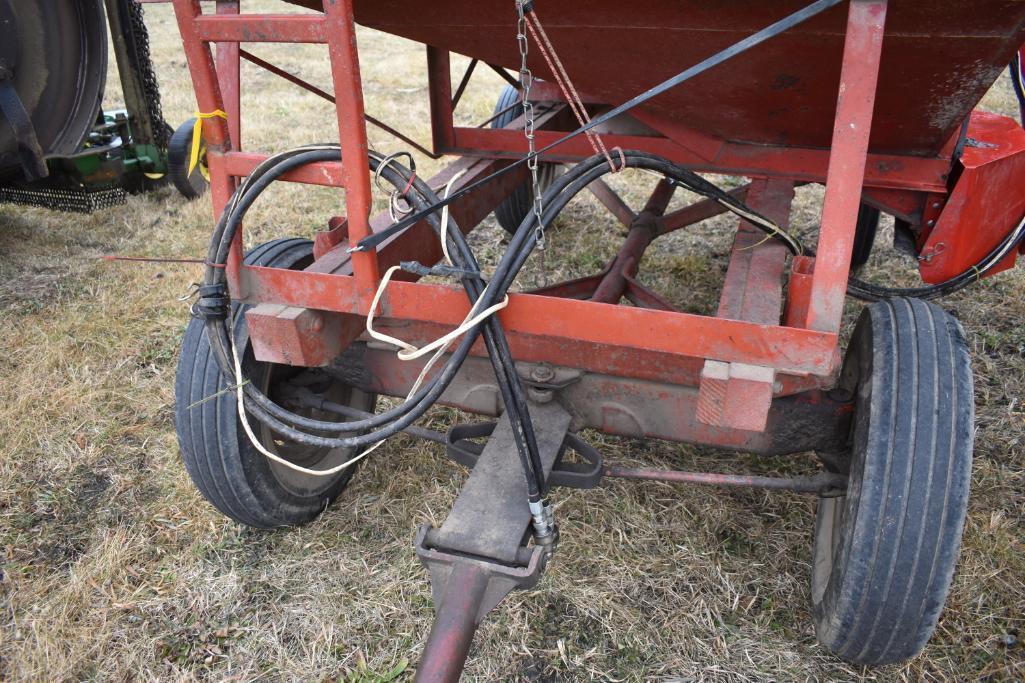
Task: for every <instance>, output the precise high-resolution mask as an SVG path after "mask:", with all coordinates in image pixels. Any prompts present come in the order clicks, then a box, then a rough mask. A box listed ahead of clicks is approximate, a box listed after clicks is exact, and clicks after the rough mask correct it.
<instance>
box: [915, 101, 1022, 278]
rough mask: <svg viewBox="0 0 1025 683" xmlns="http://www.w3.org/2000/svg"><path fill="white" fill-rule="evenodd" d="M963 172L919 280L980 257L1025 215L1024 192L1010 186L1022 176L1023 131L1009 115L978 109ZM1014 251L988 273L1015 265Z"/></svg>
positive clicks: (956, 271)
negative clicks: (1014, 189)
mask: <svg viewBox="0 0 1025 683" xmlns="http://www.w3.org/2000/svg"><path fill="white" fill-rule="evenodd" d="M968 138H969V140H971V142H970V143H969V144H968V145H967V146H966V147H965V150H964V154H963V155H962V157H961V162H962V164H963V166H964V171H963V172H962V173H961V176H960V178H959V179H958V182H957V185H956V186H955V187H954V191H953V193H952V194H951V195H950V199H949V200H948V202H947V204H946V207H945V208H944V209H943V212H942V213H941V214H940V215H939V219H938V220H937V222H936V226H935V227H934V228H933V229H932V230H931V231H930V232H929V236H928V239H927V240H926V241H925V244H924V245H923V247H922V253H921V254H920V256H919V270H920V271H921V274H922V279H923V280H925V281H926V282H928V283H932V284H935V283H939V282H944V281H946V280H949V279H950V278H952V277H955V276H957V275H960V274H961V273H964V272H966V271H968V270H970V269H971V268H972V266H974V265H975V264H976V263H978V262H980V261H981V260H982V259H983V258H984V257H985V256H986V255H987V254H989V253H990V252H991V251H993V250H994V249H995V248H996V247H997V245H999V244H1000V242H1002V241H1003V239H1004V238H1005V237H1006V236H1007V235H1008V234H1009V233H1010V232H1011V230H1013V229H1014V228H1015V227H1017V225H1018V223H1020V222H1021V220H1022V217H1023V216H1025V192H1014V191H1008V190H1009V189H1010V188H1016V187H1018V186H1020V184H1021V183H1022V182H1023V179H1025V130H1022V127H1021V124H1019V123H1018V122H1017V121H1014V120H1012V119H1009V118H1006V117H1004V116H998V115H996V114H988V113H984V112H976V113H975V114H974V115H973V116H972V121H971V125H970V126H969V128H968ZM1016 256H1017V254H1016V253H1015V252H1014V251H1012V253H1011V254H1010V255H1009V256H1008V257H1007V258H1006V259H1004V260H1003V261H1002V262H1001V263H1000V264H999V265H998V266H997V267H996V268H994V269H993V270H991V271H989V272H988V273H987V275H994V274H996V273H999V272H1001V271H1003V270H1007V269H1008V268H1011V267H1013V266H1014V263H1015V260H1016Z"/></svg>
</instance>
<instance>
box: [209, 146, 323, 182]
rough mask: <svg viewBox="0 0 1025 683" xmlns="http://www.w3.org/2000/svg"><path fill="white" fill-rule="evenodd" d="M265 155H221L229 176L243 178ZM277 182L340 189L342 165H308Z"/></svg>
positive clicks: (290, 172)
mask: <svg viewBox="0 0 1025 683" xmlns="http://www.w3.org/2000/svg"><path fill="white" fill-rule="evenodd" d="M267 157H268V155H266V154H253V153H251V152H228V153H227V154H224V155H223V159H224V166H225V169H226V170H227V173H228V174H229V175H232V176H234V177H237V178H243V177H245V176H247V175H249V174H250V173H252V171H253V169H254V168H256V167H257V166H258V165H259V164H260V163H262V162H263V161H265V160H266V159H267ZM279 180H282V181H286V182H293V183H305V184H307V185H324V186H327V187H342V183H343V178H342V164H341V162H337V161H325V162H318V163H315V164H309V165H307V166H303V167H302V168H299V169H296V170H294V171H289V172H288V173H285V174H284V175H282V176H281V177H280V178H279Z"/></svg>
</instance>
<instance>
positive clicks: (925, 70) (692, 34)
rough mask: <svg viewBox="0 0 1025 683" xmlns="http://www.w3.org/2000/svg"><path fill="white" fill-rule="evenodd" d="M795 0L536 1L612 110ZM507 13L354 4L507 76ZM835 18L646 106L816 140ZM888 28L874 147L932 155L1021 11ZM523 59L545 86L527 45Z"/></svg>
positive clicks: (917, 6) (1007, 49)
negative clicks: (497, 68)
mask: <svg viewBox="0 0 1025 683" xmlns="http://www.w3.org/2000/svg"><path fill="white" fill-rule="evenodd" d="M304 4H306V5H307V6H316V4H317V0H306V2H305V3H304ZM807 4H808V2H807V1H806V0H775V1H773V2H765V0H730V1H729V2H725V1H717V2H710V1H709V0H679V1H677V2H672V3H666V2H665V0H637V1H635V2H631V3H630V4H629V5H624V4H623V3H622V2H618V1H616V0H591V1H589V2H558V3H547V4H544V5H541V4H538V5H536V8H537V13H538V16H539V17H540V19H541V21H542V22H543V23H544V26H545V28H546V31H547V33H548V34H549V36H550V37H551V40H552V42H553V43H554V45H555V47H556V49H557V50H558V52H559V56H560V58H561V60H562V62H563V64H564V65H565V67H566V70H567V71H568V73H569V74H570V75H571V76H572V77H573V80H574V83H575V85H576V86H577V88H578V90H580V91H582V92H586V93H590V94H591V95H593V96H595V97H596V98H598V99H600V100H601V101H603V102H605V103H607V104H610V105H617V104H621V103H622V102H625V101H626V100H627V99H629V98H630V97H633V96H634V95H637V94H638V93H640V92H643V91H644V90H645V89H647V88H649V87H651V86H653V85H655V84H657V83H660V82H662V81H663V80H665V79H666V78H668V77H670V76H672V75H674V74H677V73H679V72H680V71H682V70H683V69H684V68H686V67H688V66H691V65H693V64H696V63H698V62H699V61H701V59H703V58H705V57H707V56H708V55H710V54H713V53H715V52H717V51H718V50H721V49H722V48H724V47H726V46H729V45H732V44H734V43H736V42H737V41H738V40H740V39H742V38H744V37H747V36H748V35H750V34H752V33H754V32H755V31H757V30H759V29H762V28H764V27H765V26H768V25H769V24H771V23H772V22H774V21H776V20H778V19H780V18H781V17H783V16H786V15H787V14H789V13H791V12H794V11H796V10H797V9H799V8H801V7H803V6H805V5H807ZM510 12H511V10H510V5H509V3H508V2H507V0H446V1H445V2H436V3H429V4H425V3H422V2H413V1H412V0H406V1H405V2H401V1H396V2H388V3H382V2H373V1H371V0H362V1H357V2H356V18H357V20H358V21H359V22H360V23H361V24H364V25H366V26H370V27H372V28H377V29H380V30H382V31H385V32H387V33H391V34H395V35H399V36H403V37H405V38H409V39H411V40H414V41H417V42H420V43H424V44H429V45H434V46H436V47H438V48H440V49H444V50H451V51H453V52H456V53H459V54H463V55H467V56H469V57H476V58H478V59H480V60H481V61H485V62H490V63H493V64H498V65H501V66H504V67H506V68H510V69H513V70H516V69H517V68H518V66H519V55H518V53H517V50H516V44H515V41H514V40H510V39H509V37H510V31H511V30H512V26H511V25H510V23H509V17H510ZM455 18H458V20H455ZM845 26H846V16H845V7H844V6H843V5H841V6H840V7H837V8H834V9H833V10H831V11H829V12H827V13H825V14H823V15H822V16H820V17H817V18H815V19H813V20H811V21H809V22H807V23H806V24H803V25H801V26H799V27H797V28H795V29H794V30H792V31H790V32H788V33H787V34H785V35H782V36H779V37H777V38H774V39H773V40H771V41H769V42H768V43H766V44H765V45H763V46H762V47H760V48H759V49H758V51H757V53H756V55H755V56H753V57H745V58H742V59H740V60H737V61H735V62H731V63H729V64H726V65H724V66H723V67H722V68H721V69H716V70H715V71H714V72H710V73H708V74H705V75H703V76H701V77H699V78H697V79H695V80H694V81H693V82H691V83H687V84H684V85H683V86H681V87H679V88H677V89H675V90H673V91H671V92H669V93H666V94H665V95H663V96H660V97H659V98H657V99H656V100H655V101H653V102H651V103H650V104H649V105H648V106H647V107H646V108H645V109H646V111H647V112H648V113H649V114H650V116H651V118H652V119H653V118H656V117H658V118H661V119H663V120H666V121H670V122H674V123H680V124H683V125H686V126H687V127H689V128H691V129H694V130H700V131H703V132H704V133H705V134H706V135H708V136H710V137H713V138H715V139H720V140H730V141H737V142H747V143H754V144H767V145H780V144H784V145H787V146H791V147H803V148H811V149H813V148H820V149H825V148H828V147H829V145H830V140H831V138H832V132H833V130H832V129H833V126H832V118H831V117H830V116H829V115H828V114H826V112H832V111H833V107H834V105H835V102H836V84H837V81H838V79H839V75H840V65H841V55H842V53H843V40H844V33H845ZM890 27H891V28H890V30H889V32H888V35H887V39H886V50H885V54H884V63H883V69H882V80H881V88H880V98H879V103H878V107H877V110H878V122H879V124H880V125H879V126H878V128H877V129H876V130H875V131H874V134H873V139H872V149H873V151H875V152H879V153H886V154H897V155H905V156H909V157H910V156H923V155H927V156H928V155H936V154H937V153H939V152H940V151H941V149H942V148H943V147H944V146H945V145H946V144H947V143H948V141H949V140H950V139H951V137H952V136H953V135H955V134H956V132H957V130H958V128H959V127H960V125H961V123H962V122H963V121H964V120H965V118H966V117H967V116H968V114H969V112H970V111H971V109H972V108H973V107H974V106H975V105H976V104H977V103H978V102H979V100H980V99H981V98H982V96H983V95H984V94H985V92H986V90H987V89H988V88H989V87H990V85H991V84H992V83H993V82H994V81H995V80H996V79H997V77H998V76H999V75H1000V73H1001V72H1002V71H1003V70H1004V69H1006V68H1007V64H1008V62H1010V61H1011V57H1012V56H1013V55H1014V53H1015V51H1016V50H1017V49H1018V48H1019V47H1020V46H1021V45H1023V44H1025V5H1023V4H1022V3H1021V2H1016V1H1015V0H973V2H964V0H929V1H928V2H927V1H925V0H903V1H901V2H898V3H894V7H893V16H892V20H891V21H890ZM530 67H531V69H532V70H533V72H534V73H535V74H537V75H538V76H539V77H541V78H544V79H545V80H549V81H551V79H550V76H551V74H550V73H549V71H548V68H547V64H545V62H544V59H543V58H542V57H541V55H540V54H537V53H536V51H534V53H532V56H531V60H530ZM552 82H554V81H552ZM649 125H651V124H650V123H649Z"/></svg>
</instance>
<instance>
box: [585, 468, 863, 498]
mask: <svg viewBox="0 0 1025 683" xmlns="http://www.w3.org/2000/svg"><path fill="white" fill-rule="evenodd" d="M605 476H606V477H609V478H611V479H641V480H645V481H661V482H666V483H671V484H702V485H705V486H739V487H743V488H760V489H773V490H776V491H794V492H796V493H820V492H822V491H823V490H825V489H826V488H827V487H829V485H830V484H831V483H833V482H835V483H836V485H837V486H841V485H842V489H846V483H847V482H846V477H844V476H843V475H828V474H827V475H825V476H822V475H819V476H817V477H793V478H790V479H784V478H781V477H758V476H754V475H750V474H724V473H720V472H683V471H680V470H658V469H651V468H643V467H637V468H632V467H607V468H605Z"/></svg>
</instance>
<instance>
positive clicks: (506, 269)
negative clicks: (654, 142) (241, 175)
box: [208, 149, 689, 493]
mask: <svg viewBox="0 0 1025 683" xmlns="http://www.w3.org/2000/svg"><path fill="white" fill-rule="evenodd" d="M338 155H339V152H338V150H337V149H332V150H317V151H301V152H298V153H297V154H294V155H291V156H289V157H286V158H285V159H284V160H282V161H281V162H280V164H275V165H274V166H273V167H272V168H268V169H265V170H264V171H262V172H261V173H259V174H254V178H255V180H254V178H251V179H250V180H251V181H252V182H250V183H248V184H247V185H245V186H244V187H243V188H240V190H244V192H242V193H241V194H240V195H238V196H236V197H235V198H234V199H233V203H232V207H233V208H232V210H231V211H230V212H226V213H230V215H228V216H227V217H226V218H225V220H224V221H222V222H219V224H218V227H217V229H215V236H216V237H217V238H218V239H216V240H215V241H216V243H217V246H216V247H214V246H213V245H212V249H211V252H212V253H213V254H214V256H215V258H216V259H218V260H212V261H211V263H212V264H218V263H223V261H224V260H225V259H226V257H227V254H228V249H229V247H230V244H231V241H232V239H233V236H234V234H235V231H236V230H237V228H238V225H239V223H240V221H241V218H242V215H243V214H244V213H245V211H246V210H247V209H248V207H249V206H250V205H251V204H252V202H253V200H254V199H255V197H256V196H258V194H259V193H260V192H262V190H263V189H264V188H265V187H266V186H267V185H268V184H269V183H271V182H273V180H274V179H276V178H277V177H279V176H280V175H281V174H282V173H284V172H286V171H287V170H289V169H291V168H295V167H297V166H300V165H303V164H305V163H312V162H313V161H329V160H337V159H338ZM624 159H625V160H626V165H627V166H629V167H636V168H644V169H648V170H652V171H656V172H659V173H662V174H664V175H665V176H666V177H667V178H670V179H677V180H681V182H683V181H685V180H686V178H687V174H688V173H689V172H688V171H687V170H686V169H683V168H682V167H679V166H677V165H676V164H673V163H672V162H669V161H667V160H665V159H662V158H660V157H657V156H654V155H650V154H646V153H642V152H635V151H628V152H624ZM372 163H375V164H380V163H381V160H380V159H377V158H376V157H372ZM390 166H391V164H389V168H386V169H382V174H385V173H390V172H391V171H392V170H393V169H391V168H390ZM396 166H397V165H396ZM613 170H618V169H613V168H611V167H610V166H609V164H608V161H607V160H606V158H605V157H603V156H595V157H592V158H590V159H587V160H585V161H584V162H582V163H581V164H578V165H577V166H576V167H574V168H573V169H571V170H570V171H569V172H567V173H566V174H564V175H563V176H562V177H561V178H559V179H558V180H557V181H556V183H555V184H553V186H552V187H551V188H550V189H549V191H548V192H547V193H546V195H545V200H544V201H545V205H546V209H545V212H544V215H543V217H542V227H543V229H547V227H548V225H550V224H551V222H552V221H553V220H554V219H555V217H556V216H557V215H558V214H559V213H560V212H561V211H562V209H563V208H564V207H565V206H566V204H567V203H568V202H569V201H570V200H571V199H572V198H573V197H574V196H576V195H577V194H579V193H580V192H581V191H583V190H584V189H585V188H586V187H587V186H588V185H590V183H591V182H593V181H594V180H595V179H597V178H599V177H601V176H602V175H605V174H607V173H611V172H612V171H613ZM408 177H409V176H408V175H402V174H398V182H397V181H396V179H395V178H392V179H390V182H392V183H393V184H394V185H400V184H404V183H406V182H408ZM421 182H422V181H421ZM424 185H425V184H424ZM414 187H417V183H416V182H414ZM431 194H432V193H431V191H430V189H429V188H420V187H417V193H416V195H414V200H415V203H417V204H422V203H424V202H426V201H430V200H431V199H433V198H432V197H431V196H430V195H431ZM417 195H422V196H417ZM428 219H429V221H430V222H431V225H432V227H433V228H434V229H435V230H437V229H438V221H437V218H436V214H430V215H429V216H428ZM535 222H536V218H535V217H534V216H533V214H531V215H530V216H528V217H527V218H526V219H525V220H524V222H523V223H522V224H521V225H520V227H519V228H518V229H517V231H516V234H515V235H514V236H513V239H512V240H511V242H510V245H509V248H508V250H507V251H506V253H505V255H504V256H503V258H502V260H501V262H500V263H499V265H498V268H497V269H496V271H495V274H494V276H493V277H492V280H491V282H492V284H491V287H489V288H488V289H487V290H486V292H483V287H482V282H481V281H480V280H476V279H470V280H467V281H466V282H467V284H468V285H469V286H468V292H469V293H470V294H471V296H476V297H477V298H478V299H480V300H481V302H480V307H481V308H482V309H483V308H487V307H489V306H491V305H493V304H494V303H495V302H497V301H499V300H500V299H501V298H503V297H504V296H505V294H506V292H507V291H508V288H509V287H510V286H511V284H512V282H513V281H514V280H515V277H516V275H517V274H518V272H519V271H520V269H522V267H523V265H524V263H525V262H526V259H527V258H528V257H529V255H530V253H531V252H532V250H533V248H534V244H535V242H534V239H533V235H534V227H535V226H534V224H535ZM449 232H450V239H451V240H452V244H453V246H454V247H455V249H454V250H453V251H454V253H455V255H456V257H457V264H458V265H460V266H469V267H470V268H473V269H474V270H475V269H476V261H475V259H473V255H472V252H471V251H470V250H469V247H468V245H466V243H465V237H464V236H463V235H462V233H461V232H460V231H458V228H455V229H454V230H450V231H449ZM450 253H452V252H451V251H450ZM470 268H467V269H470ZM208 272H209V275H210V277H209V278H208V283H209V282H211V281H213V282H223V281H224V278H225V274H224V271H223V269H221V268H214V267H211V268H209V269H208ZM481 293H483V294H484V296H480V294H481ZM489 322H490V323H492V324H493V325H494V327H489V326H487V325H477V326H474V328H472V329H471V330H469V331H468V332H467V333H466V335H464V337H463V339H462V341H461V342H460V344H459V346H458V347H457V348H456V350H455V351H454V352H453V353H452V355H451V356H450V358H449V360H448V362H446V364H445V365H444V366H443V367H442V370H441V372H440V373H439V374H438V375H436V376H435V378H434V379H432V380H431V381H430V383H429V384H428V385H427V386H425V387H424V388H422V389H421V390H420V391H419V392H417V393H416V394H415V395H414V396H413V397H412V398H411V399H410V400H409V401H407V402H406V403H405V404H403V405H402V406H400V407H398V408H394V409H392V410H390V411H387V412H385V413H381V414H380V415H376V416H374V417H372V418H367V419H364V420H356V421H353V422H348V423H335V422H325V421H320V420H312V419H310V418H306V417H303V416H300V415H296V414H295V413H291V412H290V411H287V410H286V409H284V408H282V407H281V406H278V405H277V404H275V403H274V402H273V401H271V400H270V399H269V398H268V397H267V396H265V395H264V394H262V392H259V391H258V390H257V389H256V388H255V387H253V386H252V385H251V384H247V385H245V387H244V388H243V391H244V393H245V396H246V398H247V399H248V400H247V408H248V409H249V411H250V412H251V413H252V414H253V415H254V417H256V418H257V419H258V420H260V421H261V422H264V423H265V424H266V425H267V426H269V427H270V428H271V429H274V430H275V431H276V432H278V433H279V434H281V435H282V436H284V437H285V438H288V439H290V440H293V441H297V442H300V443H307V444H311V445H316V446H325V447H331V448H338V447H347V448H351V447H361V446H367V445H371V444H373V443H376V442H377V441H380V440H382V439H384V438H387V437H389V436H391V435H393V434H396V433H398V432H400V431H402V430H403V429H405V428H406V427H408V426H409V425H410V424H412V423H413V422H415V421H416V420H417V419H419V417H421V416H422V415H423V414H424V413H425V412H426V410H427V409H428V408H429V407H430V406H431V405H433V403H434V402H435V401H436V400H437V399H438V398H439V397H440V395H441V393H443V392H444V390H445V389H446V388H447V387H448V385H449V384H450V383H451V381H452V379H453V378H454V376H455V374H456V372H458V369H459V367H460V365H461V364H462V363H463V361H464V360H465V359H466V357H467V356H468V354H469V350H470V348H471V347H472V345H473V344H474V342H475V341H476V338H477V336H478V335H479V334H480V333H481V332H482V327H485V328H488V331H489V333H494V337H495V339H494V342H495V347H494V351H495V353H494V354H493V355H494V357H495V358H497V359H498V363H497V367H496V374H499V372H500V369H501V368H503V367H504V368H506V369H513V365H512V361H511V355H509V354H508V346H507V342H506V340H505V338H504V334H502V330H501V327H500V323H499V322H498V321H497V320H495V319H494V318H492V319H491V320H490V321H489ZM226 324H227V323H226V322H222V321H217V320H211V321H210V322H209V323H208V330H209V332H210V333H211V334H210V338H211V342H212V344H211V345H212V346H213V347H214V348H215V350H216V351H217V354H216V355H217V358H218V361H219V363H220V364H221V366H222V369H225V371H226V372H227V371H228V369H230V370H231V372H229V376H233V375H234V372H233V363H232V360H231V359H230V358H229V355H228V349H230V339H229V337H228V331H227V328H226ZM489 350H490V349H489ZM506 359H508V361H507V362H503V361H506ZM499 376H500V377H501V375H500V374H499ZM506 378H507V379H508V375H506ZM508 385H509V389H510V394H511V396H510V397H509V398H507V394H503V399H504V400H506V401H507V409H510V410H516V408H520V404H519V400H518V398H517V396H516V394H515V393H512V392H515V391H516V389H520V390H521V391H522V387H521V386H520V385H519V381H518V378H516V381H515V382H509V383H508ZM514 387H515V388H514ZM522 405H524V406H525V401H523V403H522ZM513 406H515V408H514V407H513ZM517 412H519V413H520V415H521V416H522V415H525V411H523V410H518V411H517ZM521 424H527V425H529V420H522V422H521ZM382 425H387V426H384V427H383V428H381V429H377V430H376V431H373V432H372V433H368V434H360V435H358V436H350V437H343V438H334V437H326V436H319V435H316V434H309V433H307V432H305V431H301V430H299V429H296V428H295V426H300V427H302V428H303V429H309V430H312V431H319V432H323V433H328V434H335V433H341V432H357V431H361V432H362V431H366V430H370V429H375V428H376V427H380V426H382ZM527 429H529V427H527ZM522 438H523V442H524V446H526V444H527V443H528V441H527V439H529V438H530V437H529V432H527V431H526V430H525V431H524V434H523V435H522ZM522 455H523V454H522V453H521V457H522ZM524 469H525V473H526V474H527V475H528V486H529V483H530V479H534V478H535V477H532V476H530V474H529V473H542V472H543V470H541V469H540V466H539V464H537V463H535V462H526V463H525V465H524ZM531 488H533V487H531ZM541 490H543V489H541ZM532 493H533V492H532Z"/></svg>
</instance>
